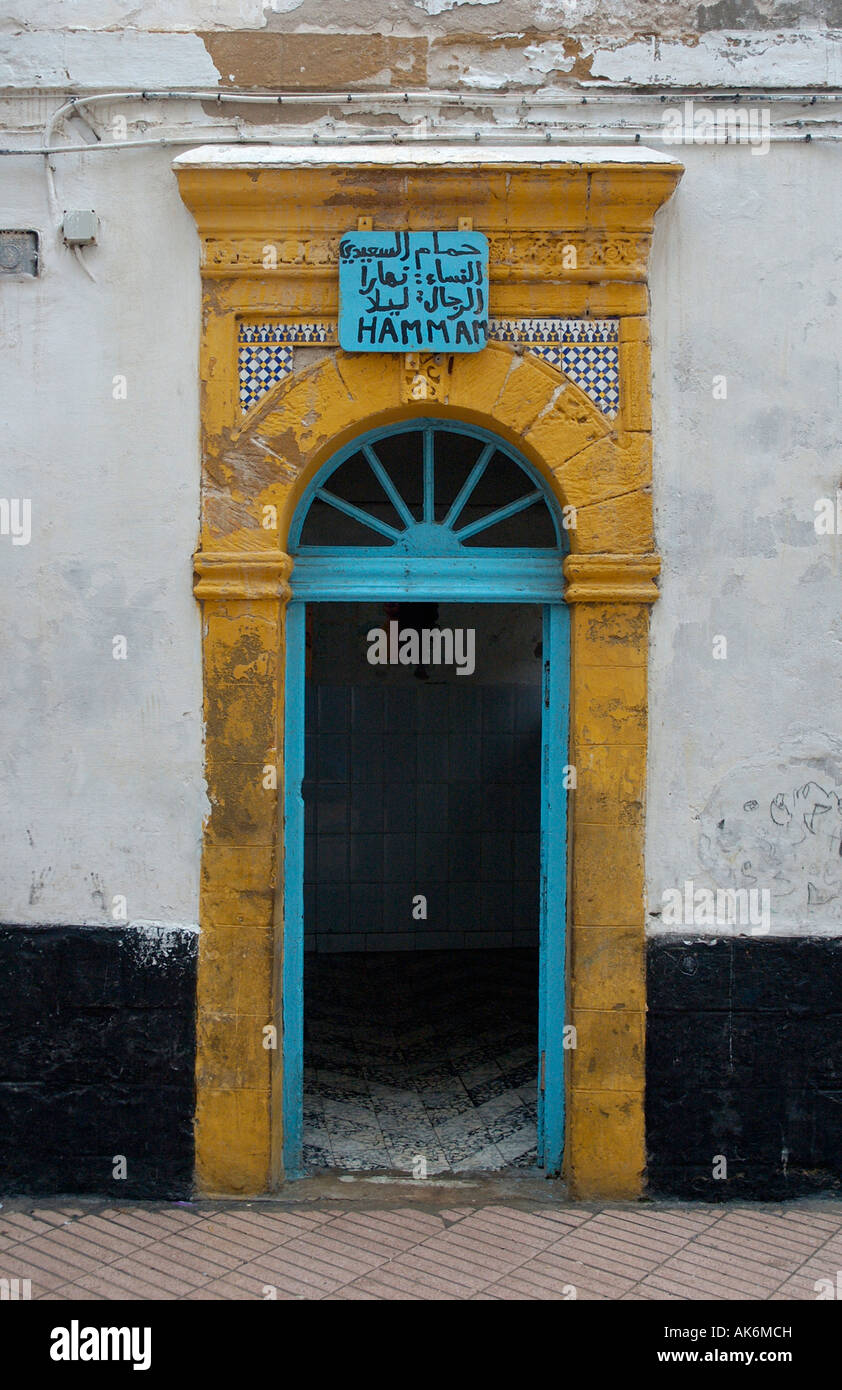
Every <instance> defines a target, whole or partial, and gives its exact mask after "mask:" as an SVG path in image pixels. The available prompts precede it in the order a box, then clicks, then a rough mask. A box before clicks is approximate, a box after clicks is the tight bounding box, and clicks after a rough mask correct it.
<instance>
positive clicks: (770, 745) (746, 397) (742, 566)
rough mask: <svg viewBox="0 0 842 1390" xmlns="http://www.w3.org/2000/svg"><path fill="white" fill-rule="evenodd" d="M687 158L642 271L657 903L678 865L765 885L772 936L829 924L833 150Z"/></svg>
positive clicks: (839, 208)
mask: <svg viewBox="0 0 842 1390" xmlns="http://www.w3.org/2000/svg"><path fill="white" fill-rule="evenodd" d="M679 153H680V155H681V158H682V159H683V161H684V163H685V165H686V173H685V175H684V179H683V180H682V183H681V184H680V185H679V189H678V191H677V193H676V195H675V197H674V199H673V201H672V203H671V204H669V205H668V206H667V207H666V208H665V209H664V211H663V212H662V213H661V214H660V216H659V221H658V229H657V235H656V242H655V248H656V249H655V255H654V257H653V268H652V269H653V273H652V306H653V308H652V323H653V337H654V360H653V377H654V382H653V385H654V403H655V404H654V409H655V414H654V429H655V500H656V539H657V544H658V546H659V548H660V550H661V553H662V556H663V562H664V570H663V578H662V582H661V588H662V598H661V600H660V601H659V603H658V604H657V605H656V606H655V608H654V611H653V643H652V653H651V741H650V756H651V761H650V775H649V807H648V830H647V870H648V884H649V908H650V911H651V910H654V911H657V910H658V909H659V907H660V906H661V902H662V891H663V889H664V888H667V887H673V886H678V887H681V886H682V885H683V883H684V881H685V880H686V879H688V878H690V879H693V880H694V882H695V883H696V884H697V885H700V886H701V885H708V884H709V885H711V886H714V887H716V886H721V887H729V886H733V887H740V886H744V887H751V886H758V887H764V886H768V887H769V889H770V893H771V895H772V896H771V906H772V931H773V933H774V932H775V931H780V932H790V931H794V930H808V929H809V930H810V931H822V930H830V931H834V932H839V931H840V930H842V925H841V924H842V859H840V857H839V852H840V842H841V841H842V817H840V807H839V803H838V800H837V796H838V795H842V741H840V740H842V717H840V716H842V689H841V687H840V674H841V673H840V659H841V658H842V605H840V580H842V537H839V536H817V534H816V530H815V527H814V517H815V511H814V504H815V502H816V499H818V498H820V497H830V498H832V497H835V493H836V488H837V487H838V486H839V485H840V479H842V448H841V447H840V445H842V419H840V412H839V389H840V346H841V345H842V337H841V336H840V331H839V303H840V299H842V276H840V269H841V268H842V250H841V249H840V244H839V238H838V234H837V230H836V229H837V228H838V225H839V219H840V215H842V183H840V177H839V158H840V151H839V149H838V147H831V146H822V147H819V146H815V145H812V146H804V145H799V146H790V145H786V146H774V147H773V148H772V150H771V151H770V152H769V153H768V154H766V155H753V154H752V153H751V152H750V151H749V150H748V149H745V148H743V149H730V150H728V149H717V150H713V149H706V148H700V147H689V148H688V147H683V148H681V150H680V151H679ZM719 375H725V376H726V378H727V393H728V394H727V399H726V400H717V399H714V397H713V378H714V377H716V376H719ZM720 635H721V636H724V637H726V638H727V657H726V659H724V660H722V659H714V656H713V643H714V638H715V637H716V636H720ZM809 783H813V784H814V787H815V788H816V789H817V788H819V787H820V788H821V789H822V791H823V792H824V793H828V795H825V796H821V797H819V796H818V793H817V790H816V791H811V792H808V793H807V794H806V796H799V797H796V795H795V793H796V792H797V791H799V790H800V789H802V788H804V787H805V786H807V784H809ZM833 793H835V795H831V794H833ZM779 795H783V796H784V798H785V800H784V803H782V804H780V809H779V810H777V809H776V812H775V817H776V818H775V819H773V817H772V815H771V814H770V808H771V803H772V802H773V800H774V799H775V797H776V796H779ZM752 802H756V803H757V805H756V806H752V805H751V803H752ZM823 805H826V807H827V809H821V806H823ZM787 812H789V813H790V814H789V815H788V814H787ZM703 837H707V841H705V840H704V839H703ZM746 865H750V868H746V867H745V866H746ZM811 883H812V885H813V889H812V890H810V889H809V887H808V885H809V884H811ZM808 899H809V901H808ZM654 921H655V919H653V923H654Z"/></svg>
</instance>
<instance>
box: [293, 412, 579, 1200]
mask: <svg viewBox="0 0 842 1390" xmlns="http://www.w3.org/2000/svg"><path fill="white" fill-rule="evenodd" d="M439 425H440V422H436V421H422V422H418V421H415V422H411V423H409V424H407V425H406V426H397V427H393V429H392V430H391V431H387V430H382V431H377V432H374V433H373V434H371V435H368V436H366V437H365V438H364V439H363V440H362V441H355V442H354V444H352V445H350V446H348V448H346V449H345V450H344V451H343V452H342V454H340V455H337V456H336V457H335V458H334V459H333V460H331V461H330V463H328V464H327V465H326V466H325V468H324V469H323V470H321V472H320V473H319V475H318V477H317V478H316V479H315V480H314V482H313V483H312V484H311V486H310V488H309V489H308V490H307V492H306V493H305V494H304V496H303V497H302V499H301V502H300V504H299V507H298V509H297V512H296V517H295V518H294V520H293V524H292V527H291V530H290V542H289V543H290V552H291V553H292V554H293V555H294V557H295V563H294V566H293V572H292V576H291V587H292V599H291V600H290V602H289V604H288V606H287V616H286V672H285V680H286V693H285V706H284V707H285V728H284V794H283V803H282V804H283V816H284V827H283V844H284V863H283V885H284V886H283V923H284V925H283V962H282V989H283V1000H282V1046H283V1127H284V1138H283V1159H284V1175H285V1177H286V1178H297V1177H301V1176H303V1175H304V1165H303V1158H302V1139H303V1009H304V1002H303V965H304V801H303V794H302V784H303V780H304V746H305V745H304V735H305V713H304V711H305V698H304V696H305V668H306V604H307V602H329V601H330V602H348V603H350V602H366V601H372V600H375V601H376V600H380V601H383V602H390V601H397V600H418V601H437V602H439V603H465V602H470V603H477V602H482V603H492V604H506V603H509V604H512V603H515V604H523V603H540V604H542V605H543V614H544V617H543V649H542V659H543V700H542V754H541V835H540V843H541V859H540V884H539V896H538V902H537V904H536V907H537V908H538V913H539V941H540V953H539V979H538V987H539V1025H538V1026H539V1040H538V1055H537V1057H536V1086H537V1092H538V1164H539V1167H541V1168H542V1169H543V1170H544V1171H545V1173H546V1174H547V1175H548V1176H555V1175H557V1174H558V1173H559V1172H560V1171H561V1167H562V1160H563V1153H564V1080H565V1067H564V1023H565V988H566V970H565V950H566V946H565V940H566V902H567V788H566V780H567V779H566V777H565V772H566V765H567V762H568V756H567V749H568V725H569V684H570V638H569V627H570V625H569V610H568V608H567V605H566V604H565V603H564V602H563V599H562V548H563V533H562V530H561V527H560V524H559V518H558V516H557V514H556V512H555V511H554V504H553V503H552V500H551V499H550V498H549V497H548V496H547V494H546V493H545V491H544V488H543V485H542V484H540V483H539V480H538V479H537V478H535V476H534V474H533V473H532V471H531V470H530V469H529V467H528V465H527V464H526V463H525V462H524V461H523V460H522V459H520V458H519V457H517V456H516V455H514V451H512V450H511V449H510V448H509V447H508V446H505V445H503V444H502V443H501V442H500V441H499V440H498V439H496V437H494V436H492V435H490V434H488V433H487V432H485V431H481V430H479V429H476V428H474V427H462V426H456V427H454V424H453V422H451V421H448V422H447V424H446V429H447V430H448V431H449V432H451V433H452V432H454V431H458V432H462V433H464V434H468V435H471V436H473V437H474V439H476V440H477V441H478V447H480V452H479V454H478V457H477V460H476V463H475V464H474V466H473V468H472V469H471V470H470V472H469V474H468V477H467V479H466V481H465V483H464V485H463V486H462V488H461V489H460V491H459V494H458V496H457V497H456V498H455V499H454V500H453V501H452V503H451V505H450V506H449V508H448V510H447V513H446V514H445V515H444V516H443V518H442V520H441V521H438V522H437V521H436V520H435V511H434V494H435V476H434V473H435V469H434V442H433V439H434V434H435V430H436V429H437V428H438V427H439ZM409 430H414V431H420V432H422V433H423V435H424V440H423V470H424V480H423V501H422V507H423V514H422V516H421V517H418V516H415V515H412V514H411V513H410V509H409V508H408V507H407V506H406V503H405V502H404V501H403V499H402V498H401V497H400V495H398V494H397V491H396V489H395V488H394V485H393V483H392V482H391V479H389V478H388V477H386V478H385V480H384V477H383V476H381V474H384V473H385V470H383V469H382V465H380V461H379V459H378V458H377V455H376V445H377V440H378V439H379V438H385V437H386V436H387V435H391V434H394V433H400V432H406V431H409ZM369 450H370V451H371V456H370V457H369V453H368V451H369ZM495 453H500V454H503V455H504V456H507V457H508V458H509V459H512V460H513V461H515V462H516V463H517V465H518V467H519V468H520V469H522V471H523V472H524V473H526V474H527V475H528V479H529V482H528V483H527V490H526V492H525V493H524V494H523V496H522V497H519V498H515V499H514V501H512V502H510V503H508V504H507V505H506V506H505V507H500V508H498V509H497V510H496V511H495V512H493V513H489V514H488V516H487V517H485V518H482V519H481V520H480V521H479V522H477V521H474V522H471V523H469V524H468V525H467V526H463V527H462V528H461V529H462V534H463V537H464V533H465V532H468V533H470V535H474V534H476V533H478V532H479V531H481V530H483V529H491V528H492V527H493V526H494V525H496V524H497V523H498V522H499V521H505V520H507V519H508V518H509V517H511V516H513V515H515V514H517V513H518V512H519V511H522V510H526V509H527V508H528V507H530V506H534V505H535V504H536V502H540V503H541V504H543V505H544V506H546V507H547V509H548V510H549V511H550V514H551V516H552V521H553V525H554V527H555V536H556V545H555V546H554V547H552V548H543V549H541V548H537V547H536V548H523V547H519V548H515V547H500V548H496V549H491V548H486V547H481V548H476V549H472V550H468V551H466V550H465V549H463V541H460V540H459V539H458V538H459V534H460V532H459V530H455V529H454V528H455V527H456V523H457V521H458V518H459V515H460V513H461V512H462V510H463V509H464V506H465V504H466V502H467V501H468V499H469V497H470V495H471V491H472V489H473V488H474V487H475V486H476V484H477V482H478V481H479V479H480V478H481V476H482V474H483V471H484V469H485V468H486V467H487V465H488V463H489V461H490V460H491V458H492V456H493V455H494V454H495ZM360 454H362V456H363V457H365V458H367V460H368V463H369V465H370V466H371V469H372V472H373V474H374V476H375V477H377V479H378V481H379V482H380V484H381V486H382V487H383V490H384V493H385V494H386V496H387V497H389V499H390V501H391V502H392V504H393V505H394V508H395V511H396V512H397V513H398V515H399V516H400V518H401V526H400V527H395V528H391V527H390V528H389V529H390V530H391V531H393V534H391V535H387V536H386V540H387V541H388V542H389V544H387V545H385V546H384V545H380V546H378V547H376V548H375V547H372V548H370V549H369V548H368V547H365V546H354V547H347V546H335V547H327V546H322V545H320V546H317V547H316V546H308V545H306V544H303V545H302V544H301V542H300V538H301V534H302V527H303V524H304V521H305V520H306V515H307V511H308V510H309V507H310V506H311V505H312V502H313V500H314V498H316V497H320V498H321V499H322V500H324V501H327V502H328V504H329V505H330V506H333V507H335V509H336V510H337V511H338V512H341V513H344V514H345V515H348V516H350V515H351V514H352V513H354V516H353V520H354V521H355V522H357V521H359V522H360V523H361V524H362V525H363V526H369V527H371V529H372V530H378V531H380V533H381V534H385V532H384V531H383V521H382V517H380V516H378V515H371V514H367V513H364V512H363V511H362V510H361V509H359V508H357V507H356V506H355V505H354V504H352V503H349V502H348V501H347V500H345V499H343V498H342V497H341V496H336V495H333V494H331V493H330V492H328V490H327V489H326V488H325V487H324V482H325V480H326V479H327V478H329V477H330V476H331V474H333V473H335V472H336V471H337V469H338V467H339V466H340V465H341V463H342V462H344V461H346V460H347V459H348V458H350V457H351V456H352V455H357V456H359V455H360ZM530 484H531V486H530ZM393 494H394V495H393ZM527 499H528V500H527ZM439 512H440V513H441V512H442V508H439ZM504 513H505V515H503V514H504ZM363 518H365V519H363ZM441 530H449V531H450V535H449V536H438V535H437V532H439V531H441ZM454 534H455V536H456V538H457V539H456V541H455V542H454V540H453V536H454ZM390 552H391V553H390Z"/></svg>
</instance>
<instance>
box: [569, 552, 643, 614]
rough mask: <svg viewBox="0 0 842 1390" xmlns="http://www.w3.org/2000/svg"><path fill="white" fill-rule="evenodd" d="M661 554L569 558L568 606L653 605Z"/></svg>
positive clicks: (577, 556)
mask: <svg viewBox="0 0 842 1390" xmlns="http://www.w3.org/2000/svg"><path fill="white" fill-rule="evenodd" d="M660 571H661V560H660V557H659V556H658V555H568V556H567V558H566V559H565V561H564V578H565V580H566V585H565V589H564V599H565V602H566V603H654V602H655V600H656V599H657V597H658V586H657V584H656V583H655V579H656V577H657V576H658V574H660Z"/></svg>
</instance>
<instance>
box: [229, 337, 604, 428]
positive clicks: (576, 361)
mask: <svg viewBox="0 0 842 1390" xmlns="http://www.w3.org/2000/svg"><path fill="white" fill-rule="evenodd" d="M488 336H489V338H490V339H492V340H493V341H494V342H498V343H512V344H517V346H518V347H525V348H528V350H529V351H530V352H534V353H535V354H536V356H538V357H543V358H544V360H545V361H546V362H549V364H550V366H551V367H556V368H557V369H558V370H559V371H561V372H564V374H565V375H566V376H569V377H570V380H571V381H573V382H575V384H576V385H577V386H578V387H579V388H580V390H582V391H584V393H585V395H586V396H588V397H589V398H590V399H591V400H592V401H593V403H594V405H595V406H597V408H598V409H599V410H601V411H602V412H603V414H604V415H607V416H608V417H609V418H612V419H613V417H614V416H615V415H616V414H617V411H618V409H619V406H620V372H619V362H618V346H617V344H618V337H619V320H617V319H543V318H536V319H490V320H489V324H488ZM335 343H336V324H335V322H334V321H333V320H329V319H325V320H318V321H316V322H312V323H291V322H287V321H283V320H280V319H262V320H260V322H257V323H241V324H240V328H239V334H238V354H239V375H240V405H241V406H242V409H243V410H244V411H246V410H250V409H251V407H252V406H253V405H255V404H256V403H257V402H258V401H259V400H260V398H261V397H262V396H263V395H265V393H266V392H267V391H268V390H269V388H270V386H274V385H275V384H276V382H279V381H283V380H284V378H285V377H287V376H289V374H290V372H291V371H292V370H293V353H294V350H295V348H296V347H306V346H313V345H325V346H331V345H333V344H335Z"/></svg>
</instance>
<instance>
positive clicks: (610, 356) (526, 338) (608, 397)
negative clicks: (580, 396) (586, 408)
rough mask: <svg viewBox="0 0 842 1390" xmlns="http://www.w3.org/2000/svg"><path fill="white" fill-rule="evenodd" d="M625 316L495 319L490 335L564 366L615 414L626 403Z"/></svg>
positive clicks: (561, 368) (598, 402)
mask: <svg viewBox="0 0 842 1390" xmlns="http://www.w3.org/2000/svg"><path fill="white" fill-rule="evenodd" d="M619 332H620V327H619V319H489V321H488V336H489V338H493V339H494V341H495V342H498V343H512V344H517V346H518V347H525V348H528V349H529V351H530V352H534V353H535V355H536V357H543V359H544V361H545V362H549V364H550V366H551V367H555V368H556V369H557V370H558V371H560V372H564V374H565V376H569V378H570V380H571V381H572V382H574V383H575V384H576V386H578V387H579V389H580V390H581V391H584V393H585V395H586V396H589V397H590V399H591V400H592V401H593V403H594V405H595V406H596V407H597V408H598V409H599V410H601V411H602V413H603V415H607V416H608V417H609V418H610V419H613V418H614V416H615V415H616V414H617V411H618V410H619V408H620V366H619V354H618V340H619Z"/></svg>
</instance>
